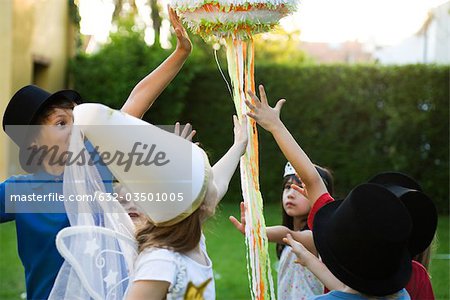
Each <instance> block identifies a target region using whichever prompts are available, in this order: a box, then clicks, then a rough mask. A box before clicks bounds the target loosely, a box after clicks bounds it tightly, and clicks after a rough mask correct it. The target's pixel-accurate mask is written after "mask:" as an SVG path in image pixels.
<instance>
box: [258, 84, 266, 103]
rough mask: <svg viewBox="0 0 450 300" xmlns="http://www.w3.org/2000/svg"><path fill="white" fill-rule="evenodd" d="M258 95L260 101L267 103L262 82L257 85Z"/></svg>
mask: <svg viewBox="0 0 450 300" xmlns="http://www.w3.org/2000/svg"><path fill="white" fill-rule="evenodd" d="M259 96H260V97H261V102H262V103H264V104H267V105H268V103H267V95H266V91H265V90H264V86H263V85H262V84H261V85H259Z"/></svg>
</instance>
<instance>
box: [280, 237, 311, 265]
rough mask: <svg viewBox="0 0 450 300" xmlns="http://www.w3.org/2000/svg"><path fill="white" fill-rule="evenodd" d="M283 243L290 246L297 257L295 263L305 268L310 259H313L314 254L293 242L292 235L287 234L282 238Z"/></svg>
mask: <svg viewBox="0 0 450 300" xmlns="http://www.w3.org/2000/svg"><path fill="white" fill-rule="evenodd" d="M283 242H285V243H286V244H287V245H289V246H291V248H292V252H294V254H295V255H296V256H297V259H296V260H295V262H296V263H298V264H301V265H302V266H306V265H307V264H308V262H309V261H310V259H315V258H316V257H315V256H314V254H312V253H311V252H309V251H308V249H306V248H305V246H303V245H302V244H301V243H299V242H297V241H296V240H294V238H293V237H292V235H290V234H287V235H286V237H285V238H283Z"/></svg>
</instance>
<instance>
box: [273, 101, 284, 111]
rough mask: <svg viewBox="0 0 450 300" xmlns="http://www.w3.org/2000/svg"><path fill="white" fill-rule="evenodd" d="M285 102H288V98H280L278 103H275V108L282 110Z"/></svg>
mask: <svg viewBox="0 0 450 300" xmlns="http://www.w3.org/2000/svg"><path fill="white" fill-rule="evenodd" d="M285 102H286V99H280V100H278V102H277V104H276V105H275V109H276V110H278V111H280V110H281V108H282V107H283V105H284V103H285Z"/></svg>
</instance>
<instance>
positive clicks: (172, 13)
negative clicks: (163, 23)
mask: <svg viewBox="0 0 450 300" xmlns="http://www.w3.org/2000/svg"><path fill="white" fill-rule="evenodd" d="M167 9H168V10H169V21H170V23H171V24H172V26H173V24H174V23H176V21H175V11H174V10H173V8H171V7H170V5H167Z"/></svg>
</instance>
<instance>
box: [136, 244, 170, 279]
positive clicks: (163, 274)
mask: <svg viewBox="0 0 450 300" xmlns="http://www.w3.org/2000/svg"><path fill="white" fill-rule="evenodd" d="M176 255H177V254H176V252H173V251H170V250H167V249H160V248H149V249H146V250H144V251H142V252H141V253H140V254H139V256H138V258H137V259H136V262H135V265H134V278H133V281H138V280H159V281H167V282H169V283H171V284H172V283H173V282H174V281H175V275H176V270H177V264H176Z"/></svg>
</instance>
